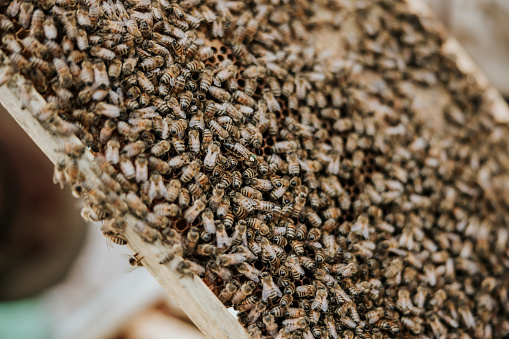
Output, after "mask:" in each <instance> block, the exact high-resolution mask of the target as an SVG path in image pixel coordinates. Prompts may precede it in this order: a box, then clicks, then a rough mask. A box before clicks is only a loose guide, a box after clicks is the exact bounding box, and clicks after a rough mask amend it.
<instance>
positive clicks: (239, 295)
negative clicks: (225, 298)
mask: <svg viewBox="0 0 509 339" xmlns="http://www.w3.org/2000/svg"><path fill="white" fill-rule="evenodd" d="M255 288H256V284H255V283H254V282H253V281H247V282H245V283H244V284H242V286H240V288H239V289H238V290H237V292H236V293H235V295H234V296H233V298H232V303H233V305H238V304H240V303H241V302H242V301H244V300H246V299H247V298H248V297H249V296H250V295H251V294H252V293H253V292H254V290H255Z"/></svg>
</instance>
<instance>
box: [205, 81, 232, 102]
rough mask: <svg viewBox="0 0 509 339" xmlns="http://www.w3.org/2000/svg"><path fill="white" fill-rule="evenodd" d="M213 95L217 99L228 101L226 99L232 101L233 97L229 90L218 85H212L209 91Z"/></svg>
mask: <svg viewBox="0 0 509 339" xmlns="http://www.w3.org/2000/svg"><path fill="white" fill-rule="evenodd" d="M208 92H209V93H210V95H211V96H213V97H214V98H215V99H217V100H219V101H221V102H226V101H230V99H231V95H230V93H229V92H228V91H226V90H224V89H222V88H220V87H216V86H214V85H211V86H210V87H209V91H208Z"/></svg>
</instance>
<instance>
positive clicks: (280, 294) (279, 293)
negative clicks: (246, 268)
mask: <svg viewBox="0 0 509 339" xmlns="http://www.w3.org/2000/svg"><path fill="white" fill-rule="evenodd" d="M272 288H273V289H274V290H276V294H277V296H278V297H281V296H282V295H283V293H281V290H280V289H279V287H277V285H276V284H275V283H274V282H272Z"/></svg>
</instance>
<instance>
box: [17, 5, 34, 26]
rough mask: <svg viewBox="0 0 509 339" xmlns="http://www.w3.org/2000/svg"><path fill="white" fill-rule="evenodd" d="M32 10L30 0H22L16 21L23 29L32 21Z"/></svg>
mask: <svg viewBox="0 0 509 339" xmlns="http://www.w3.org/2000/svg"><path fill="white" fill-rule="evenodd" d="M33 12H34V5H33V4H32V3H30V2H23V3H22V4H21V7H20V10H19V16H18V21H19V23H20V24H21V26H22V27H23V28H24V29H28V28H29V27H30V23H31V22H32V14H33Z"/></svg>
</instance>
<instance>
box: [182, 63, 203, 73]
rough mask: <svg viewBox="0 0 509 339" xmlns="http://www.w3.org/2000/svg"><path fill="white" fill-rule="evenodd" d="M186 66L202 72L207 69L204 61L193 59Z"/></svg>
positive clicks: (191, 69)
mask: <svg viewBox="0 0 509 339" xmlns="http://www.w3.org/2000/svg"><path fill="white" fill-rule="evenodd" d="M186 68H187V69H188V70H189V71H191V72H201V71H202V70H204V69H205V64H204V63H203V61H199V60H193V61H191V62H188V63H187V64H186Z"/></svg>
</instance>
